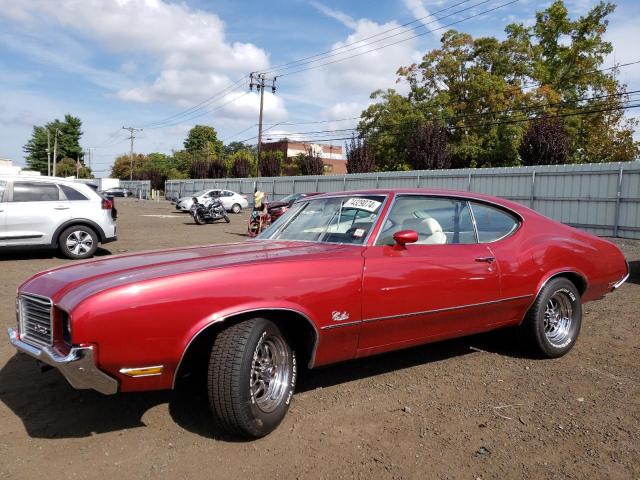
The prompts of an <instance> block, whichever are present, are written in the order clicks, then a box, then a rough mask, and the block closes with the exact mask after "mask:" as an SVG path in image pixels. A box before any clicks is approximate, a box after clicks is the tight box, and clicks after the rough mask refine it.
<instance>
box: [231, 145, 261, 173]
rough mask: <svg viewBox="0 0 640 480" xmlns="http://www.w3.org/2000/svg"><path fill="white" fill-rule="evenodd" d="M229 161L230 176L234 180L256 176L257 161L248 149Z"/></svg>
mask: <svg viewBox="0 0 640 480" xmlns="http://www.w3.org/2000/svg"><path fill="white" fill-rule="evenodd" d="M227 158H228V159H229V166H228V168H229V174H230V175H231V176H232V177H234V178H248V177H251V176H253V175H255V171H256V159H255V156H254V155H253V154H252V152H251V151H250V150H248V149H246V148H245V149H243V150H238V151H237V152H235V153H233V154H232V155H231V156H229V157H227Z"/></svg>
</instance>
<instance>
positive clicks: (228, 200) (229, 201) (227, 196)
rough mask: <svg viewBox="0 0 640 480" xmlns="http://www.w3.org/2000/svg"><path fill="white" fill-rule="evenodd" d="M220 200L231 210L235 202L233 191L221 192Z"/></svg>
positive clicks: (226, 208) (225, 207)
mask: <svg viewBox="0 0 640 480" xmlns="http://www.w3.org/2000/svg"><path fill="white" fill-rule="evenodd" d="M220 202H221V203H222V206H223V207H224V209H225V210H231V207H232V206H233V203H234V199H233V192H230V191H229V190H222V191H221V192H220Z"/></svg>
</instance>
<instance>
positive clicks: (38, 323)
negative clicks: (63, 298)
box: [18, 295, 53, 346]
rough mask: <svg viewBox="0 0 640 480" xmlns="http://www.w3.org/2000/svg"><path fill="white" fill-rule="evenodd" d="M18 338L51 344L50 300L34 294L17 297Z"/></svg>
mask: <svg viewBox="0 0 640 480" xmlns="http://www.w3.org/2000/svg"><path fill="white" fill-rule="evenodd" d="M18 314H19V320H20V339H21V340H22V341H25V342H27V343H33V344H36V345H40V346H49V345H53V334H52V332H53V322H52V318H51V317H52V315H51V314H52V304H51V300H49V299H48V298H44V297H36V296H34V295H20V297H18Z"/></svg>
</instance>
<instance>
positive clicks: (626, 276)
mask: <svg viewBox="0 0 640 480" xmlns="http://www.w3.org/2000/svg"><path fill="white" fill-rule="evenodd" d="M630 275H631V269H630V268H629V262H627V274H626V275H625V276H624V277H622V279H621V280H618V281H617V282H616V283H614V284H613V289H614V290H616V289H617V288H620V287H621V286H622V284H623V283H624V282H626V281H627V280H628V279H629V276H630Z"/></svg>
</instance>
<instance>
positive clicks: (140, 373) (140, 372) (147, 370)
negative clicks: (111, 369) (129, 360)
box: [120, 365, 164, 377]
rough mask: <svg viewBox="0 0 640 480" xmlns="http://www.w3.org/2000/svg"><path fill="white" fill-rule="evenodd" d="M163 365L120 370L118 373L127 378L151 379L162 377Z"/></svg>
mask: <svg viewBox="0 0 640 480" xmlns="http://www.w3.org/2000/svg"><path fill="white" fill-rule="evenodd" d="M163 370H164V365H154V366H153V367H137V368H121V369H120V373H122V374H123V375H127V376H128V377H152V376H154V375H162V371H163Z"/></svg>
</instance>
